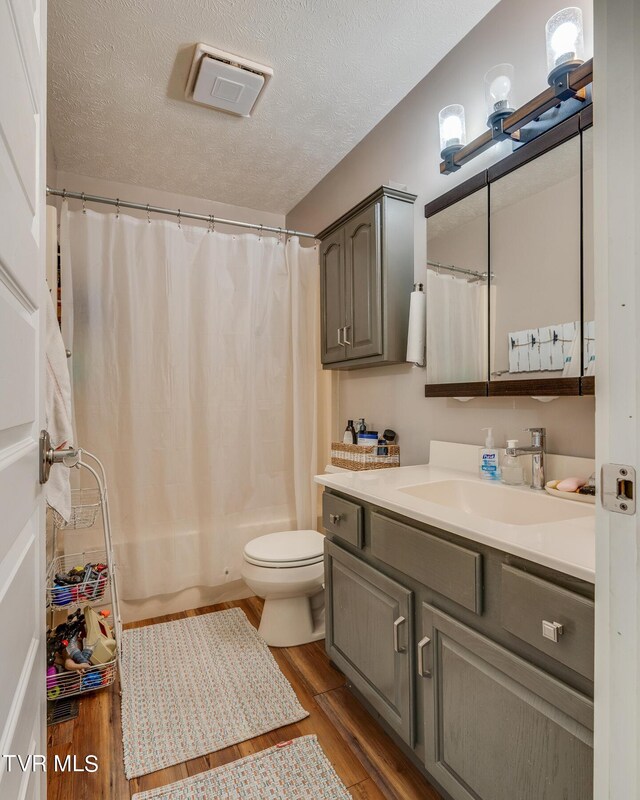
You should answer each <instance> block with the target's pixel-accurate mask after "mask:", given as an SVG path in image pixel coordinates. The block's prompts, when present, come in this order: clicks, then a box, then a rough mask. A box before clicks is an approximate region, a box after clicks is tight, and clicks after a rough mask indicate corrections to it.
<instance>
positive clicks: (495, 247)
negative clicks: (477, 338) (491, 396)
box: [489, 136, 593, 393]
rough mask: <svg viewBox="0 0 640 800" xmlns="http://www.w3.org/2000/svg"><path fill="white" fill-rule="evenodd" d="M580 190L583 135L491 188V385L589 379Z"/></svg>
mask: <svg viewBox="0 0 640 800" xmlns="http://www.w3.org/2000/svg"><path fill="white" fill-rule="evenodd" d="M580 192H581V160H580V136H574V137H573V138H571V139H569V140H567V141H565V142H564V143H563V144H561V145H559V146H557V147H555V148H554V149H552V150H548V151H547V152H546V153H544V154H543V155H541V156H539V157H537V158H535V159H534V160H533V161H529V162H528V163H526V164H524V165H522V166H520V167H519V168H518V169H515V170H513V171H512V172H510V173H508V174H507V175H505V176H504V177H501V178H499V179H498V180H495V181H494V182H492V183H491V184H490V198H491V199H490V226H489V227H490V252H491V281H490V286H491V290H490V291H491V297H490V304H491V308H490V320H491V345H490V349H491V355H490V381H491V382H494V381H505V380H511V381H513V380H531V379H541V378H579V377H580V375H581V338H582V337H581V332H580V320H581V313H580V290H579V287H580V241H581V237H580V215H581V208H580V206H581V198H580ZM592 318H593V317H592V316H591V319H592ZM576 393H577V391H576Z"/></svg>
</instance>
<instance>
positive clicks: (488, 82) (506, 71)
mask: <svg viewBox="0 0 640 800" xmlns="http://www.w3.org/2000/svg"><path fill="white" fill-rule="evenodd" d="M513 76H514V69H513V65H512V64H496V66H495V67H492V68H491V69H490V70H489V71H488V72H487V74H486V75H485V76H484V96H485V101H486V104H487V126H488V127H489V128H491V133H492V136H493V138H494V139H495V140H498V141H499V140H501V139H508V138H509V135H508V134H506V133H505V132H504V130H503V124H502V123H503V121H504V120H505V119H506V118H507V117H509V116H511V114H513V112H514V111H515V109H514V107H513V102H512V96H513Z"/></svg>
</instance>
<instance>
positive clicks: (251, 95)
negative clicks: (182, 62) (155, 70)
mask: <svg viewBox="0 0 640 800" xmlns="http://www.w3.org/2000/svg"><path fill="white" fill-rule="evenodd" d="M272 75H273V70H272V69H271V68H270V67H265V66H264V65H262V64H257V63H255V62H253V61H249V60H248V59H246V58H240V57H239V56H235V55H232V54H231V53H225V52H223V51H222V50H216V49H215V48H213V47H209V45H205V44H198V45H196V47H195V50H194V54H193V60H192V63H191V70H190V72H189V78H188V80H187V86H186V90H185V96H186V98H187V99H188V100H191V101H192V102H194V103H199V104H201V105H206V106H210V107H211V108H215V109H218V110H220V111H226V112H228V113H230V114H236V115H237V116H241V117H248V116H250V115H251V112H252V111H253V110H254V109H255V105H256V102H257V100H258V98H259V96H260V94H261V93H262V91H263V90H264V88H265V86H266V85H267V83H268V81H269V79H270V78H271V76H272Z"/></svg>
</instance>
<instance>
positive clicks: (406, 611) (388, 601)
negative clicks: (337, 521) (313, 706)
mask: <svg viewBox="0 0 640 800" xmlns="http://www.w3.org/2000/svg"><path fill="white" fill-rule="evenodd" d="M325 548H326V591H327V635H326V647H327V652H328V654H329V656H330V658H331V659H332V660H333V661H334V662H335V663H336V665H337V666H338V667H340V669H342V670H343V672H344V673H345V675H346V676H347V677H348V678H349V679H350V681H351V682H352V683H353V685H354V686H355V687H356V689H358V690H359V691H360V692H361V693H362V694H363V696H364V697H365V698H366V699H367V700H368V701H369V702H370V703H371V705H372V706H373V707H374V708H375V709H376V711H378V713H379V714H380V715H381V716H382V717H383V718H384V719H385V720H386V721H387V722H388V723H389V724H390V725H391V727H392V728H393V729H394V730H395V731H396V732H397V733H398V734H399V735H400V736H401V737H402V738H403V739H404V741H405V742H407V743H408V744H410V745H413V728H414V725H413V692H412V674H411V652H412V650H413V642H412V635H411V631H412V622H413V619H412V593H411V592H410V591H409V590H408V589H405V587H404V586H401V585H400V584H399V583H396V582H395V581H392V580H391V579H390V578H387V577H386V575H383V574H382V573H381V572H378V570H376V569H373V567H370V566H368V565H367V564H364V563H363V562H362V561H360V559H358V558H355V557H354V556H352V555H351V554H350V553H347V552H346V551H344V550H342V549H341V548H340V547H337V546H336V545H334V544H333V543H331V542H327V543H326V545H325ZM400 618H404V622H400V623H399V624H398V621H399V620H400ZM396 645H397V647H396ZM398 651H399V652H398Z"/></svg>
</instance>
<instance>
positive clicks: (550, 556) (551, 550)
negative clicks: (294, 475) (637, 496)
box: [315, 465, 595, 583]
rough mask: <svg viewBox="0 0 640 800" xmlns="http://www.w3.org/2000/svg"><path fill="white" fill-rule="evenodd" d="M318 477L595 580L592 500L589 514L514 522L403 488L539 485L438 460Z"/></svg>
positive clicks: (361, 497) (367, 499)
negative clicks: (456, 483)
mask: <svg viewBox="0 0 640 800" xmlns="http://www.w3.org/2000/svg"><path fill="white" fill-rule="evenodd" d="M315 480H316V482H317V483H319V484H321V485H323V486H326V487H328V488H331V489H335V490H336V491H339V492H343V493H344V494H346V495H350V496H352V497H355V498H357V499H358V500H363V501H365V502H367V503H372V504H373V505H376V506H379V507H381V508H386V509H387V510H389V511H395V512H396V513H397V514H402V515H403V516H405V517H409V518H410V519H414V520H416V521H417V522H424V523H427V524H429V525H433V526H434V527H436V528H441V529H443V530H446V531H450V532H451V533H455V534H457V535H458V536H463V537H464V538H465V539H469V540H470V541H474V542H479V543H481V544H485V545H488V546H489V547H493V548H495V549H497V550H502V551H504V552H507V553H511V554H513V555H515V556H520V557H521V558H526V559H528V560H529V561H533V562H535V563H537V564H542V565H544V566H546V567H550V568H551V569H555V570H558V571H559V572H564V573H565V574H567V575H573V576H574V577H576V578H581V579H582V580H585V581H589V582H590V583H594V582H595V507H594V506H587V507H588V508H589V509H592V510H593V514H589V515H588V516H581V517H577V518H575V519H566V520H563V521H562V522H545V523H542V524H535V525H513V524H507V523H504V522H497V521H495V520H489V519H486V518H484V517H481V516H479V515H477V514H472V513H467V512H466V511H464V510H462V509H461V508H452V507H448V506H443V505H440V504H439V503H435V502H430V501H427V500H425V499H423V498H419V497H413V496H411V495H409V494H405V493H404V492H402V491H400V490H401V489H403V488H406V487H409V486H416V485H419V484H426V483H435V482H437V481H447V480H449V481H450V480H464V481H473V482H476V483H479V484H482V485H483V486H485V485H486V486H487V489H488V490H493V489H497V490H498V491H497V493H496V502H500V499H501V497H504V494H503V492H504V491H505V490H506V491H509V492H529V493H531V492H534V493H536V494H539V491H538V490H535V489H530V488H528V487H523V486H505V485H504V484H499V483H496V484H495V485H493V484H492V483H490V482H487V481H483V480H481V479H480V477H479V476H477V475H474V474H473V473H470V472H468V471H463V470H457V469H448V468H444V467H441V466H435V465H424V466H415V467H398V468H395V469H381V470H365V471H362V472H344V473H340V474H334V475H318V476H316V478H315ZM546 497H548V498H549V501H550V502H554V503H562V504H563V505H565V506H566V505H567V504H570V505H571V506H580V512H579V513H583V514H584V509H585V505H584V504H582V503H577V502H575V501H573V500H563V499H559V498H553V497H551V496H550V495H546Z"/></svg>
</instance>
